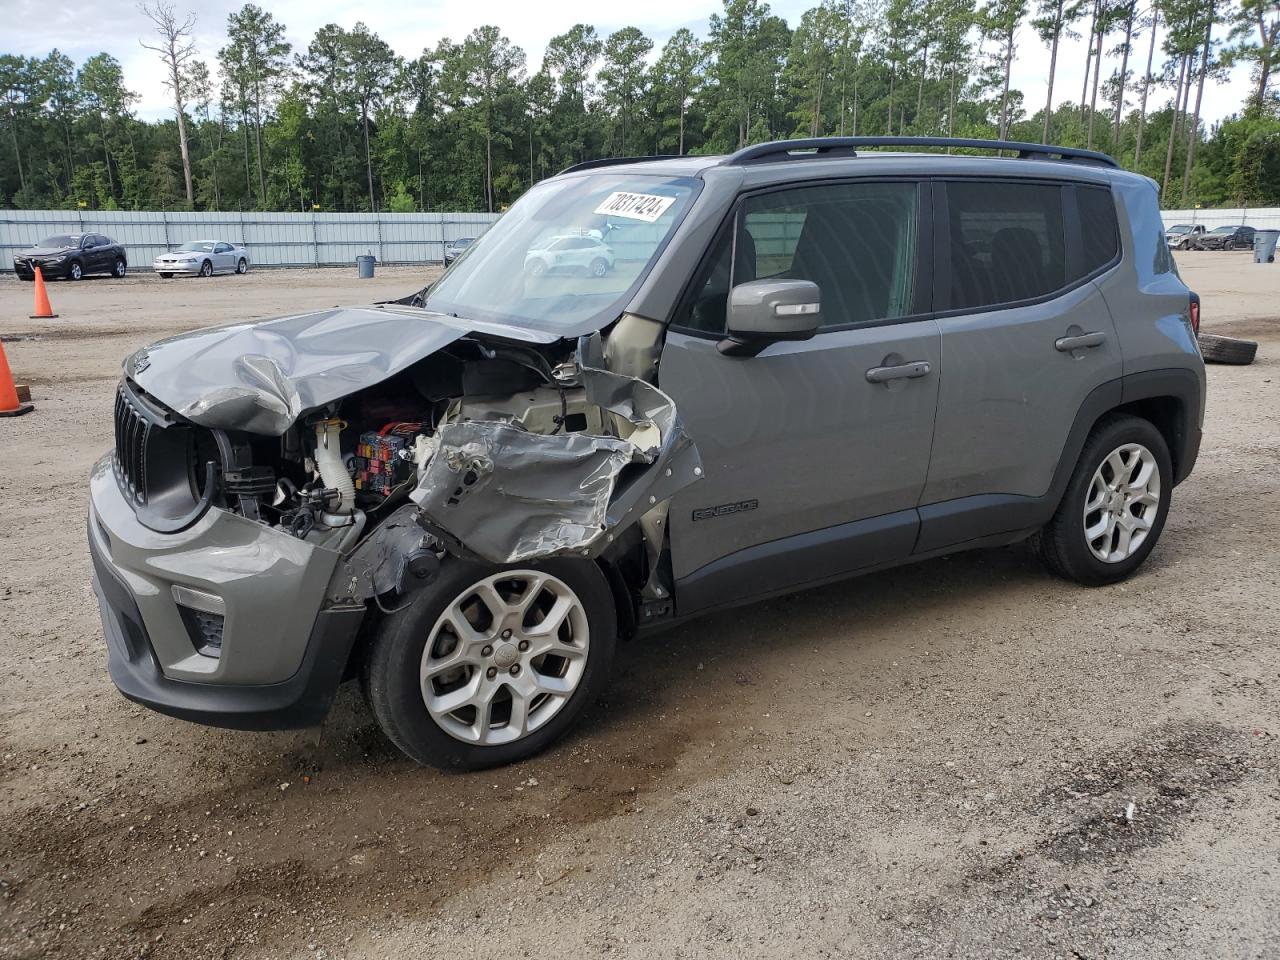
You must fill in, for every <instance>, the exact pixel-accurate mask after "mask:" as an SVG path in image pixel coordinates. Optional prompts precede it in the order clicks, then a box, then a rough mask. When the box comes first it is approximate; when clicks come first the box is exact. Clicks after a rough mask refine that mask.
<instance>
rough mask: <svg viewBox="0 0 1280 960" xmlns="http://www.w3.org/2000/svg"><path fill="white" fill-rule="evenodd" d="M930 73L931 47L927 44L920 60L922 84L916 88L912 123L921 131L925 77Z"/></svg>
mask: <svg viewBox="0 0 1280 960" xmlns="http://www.w3.org/2000/svg"><path fill="white" fill-rule="evenodd" d="M928 72H929V45H928V44H927V43H926V44H925V47H924V54H923V56H922V57H921V59H920V84H919V86H917V87H916V116H915V119H914V120H913V121H912V122H911V126H912V128H913V129H915V130H919V129H920V114H921V113H922V112H923V110H924V76H925V74H926V73H928Z"/></svg>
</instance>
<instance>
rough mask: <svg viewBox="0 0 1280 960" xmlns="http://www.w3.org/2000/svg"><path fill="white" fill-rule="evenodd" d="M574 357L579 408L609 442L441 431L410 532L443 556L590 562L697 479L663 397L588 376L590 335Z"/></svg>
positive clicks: (635, 384)
mask: <svg viewBox="0 0 1280 960" xmlns="http://www.w3.org/2000/svg"><path fill="white" fill-rule="evenodd" d="M578 358H579V368H580V371H581V382H582V387H583V389H584V391H585V394H586V399H587V401H588V403H591V404H593V405H595V406H598V407H600V408H602V409H603V410H606V411H608V412H609V413H610V414H613V415H614V417H613V421H614V424H615V425H616V426H617V427H618V431H617V432H618V434H619V436H616V437H615V436H601V435H595V434H589V433H556V434H550V435H547V434H536V433H530V432H528V431H526V430H524V429H522V428H521V427H519V426H517V425H513V424H510V423H502V422H488V421H461V422H456V423H451V424H448V425H446V426H445V427H444V428H443V429H442V430H441V431H440V433H439V447H438V449H437V451H436V453H435V456H434V457H433V458H432V460H431V462H430V463H429V464H428V465H427V468H426V469H425V470H424V471H423V475H422V478H421V480H420V482H419V484H418V487H417V489H416V490H415V491H414V492H413V494H412V495H411V496H412V499H413V501H414V502H415V503H416V504H417V505H418V507H419V510H420V520H419V522H420V523H421V524H422V525H423V526H424V527H425V528H426V529H427V530H429V531H430V532H431V533H432V534H434V535H435V536H436V537H437V539H438V540H439V541H440V542H441V543H442V544H443V545H444V546H445V548H446V549H448V550H450V552H453V553H457V554H459V555H463V556H470V557H473V558H479V559H482V560H487V561H489V562H491V563H503V564H505V563H520V562H523V561H527V560H534V559H541V558H547V557H558V556H581V557H595V556H598V555H599V554H600V553H601V552H602V551H603V550H604V549H605V548H606V547H607V546H608V545H609V543H611V542H612V541H613V539H614V537H615V535H616V534H617V533H618V532H620V531H621V530H622V529H625V528H626V527H628V526H630V525H631V524H632V523H635V522H637V521H639V519H640V518H641V517H642V516H643V515H644V514H645V513H647V512H648V511H649V510H650V509H652V508H654V507H655V506H657V505H659V504H662V503H664V502H666V501H667V500H669V499H670V498H671V496H672V495H673V494H675V493H676V492H677V491H678V490H681V489H683V488H684V487H686V486H688V485H689V484H691V483H693V482H695V481H696V480H697V479H698V478H699V477H701V476H702V461H701V459H700V458H699V456H698V450H697V448H696V447H695V446H694V444H693V441H692V440H691V439H690V438H689V436H688V434H686V433H685V431H684V427H683V425H682V424H681V422H680V418H679V415H678V414H677V412H676V407H675V403H674V402H673V401H672V399H671V398H670V397H669V396H667V395H666V394H665V393H663V392H662V391H661V390H659V389H658V388H657V387H655V386H654V385H652V384H650V383H648V382H646V381H645V380H641V379H639V378H636V377H628V376H623V375H621V374H617V373H613V372H611V371H609V370H606V369H604V368H603V367H602V366H597V365H595V363H599V362H600V344H599V338H598V336H592V337H588V338H583V340H582V341H581V342H580V343H579V349H578ZM592 361H594V362H595V363H593V362H592Z"/></svg>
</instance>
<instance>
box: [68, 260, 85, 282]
mask: <svg viewBox="0 0 1280 960" xmlns="http://www.w3.org/2000/svg"><path fill="white" fill-rule="evenodd" d="M82 276H84V268H83V267H81V266H80V264H78V263H73V264H72V265H71V279H72V280H79V279H80V278H81V277H82Z"/></svg>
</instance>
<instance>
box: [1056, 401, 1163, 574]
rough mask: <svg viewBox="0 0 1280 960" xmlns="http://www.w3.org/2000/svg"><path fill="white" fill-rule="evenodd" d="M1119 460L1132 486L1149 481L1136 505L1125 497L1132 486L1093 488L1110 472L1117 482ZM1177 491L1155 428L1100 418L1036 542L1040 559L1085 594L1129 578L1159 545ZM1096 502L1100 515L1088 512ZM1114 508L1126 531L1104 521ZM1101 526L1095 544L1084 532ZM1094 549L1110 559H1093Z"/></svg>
mask: <svg viewBox="0 0 1280 960" xmlns="http://www.w3.org/2000/svg"><path fill="white" fill-rule="evenodd" d="M1126 450H1127V451H1129V458H1130V459H1128V460H1126V459H1125V457H1124V454H1123V451H1126ZM1139 451H1141V453H1139ZM1114 457H1119V458H1120V459H1119V461H1118V462H1120V463H1122V465H1124V466H1125V467H1126V468H1128V469H1134V470H1136V473H1135V474H1134V475H1132V476H1131V479H1132V480H1138V479H1139V478H1140V477H1141V476H1142V475H1144V474H1145V475H1146V476H1147V477H1148V478H1149V479H1148V480H1147V482H1146V484H1143V485H1142V488H1143V489H1144V490H1145V491H1146V495H1145V496H1142V497H1135V499H1134V500H1133V502H1132V503H1131V502H1130V500H1129V499H1128V498H1127V496H1126V493H1125V489H1126V487H1127V485H1125V484H1123V483H1122V484H1121V489H1120V491H1119V492H1116V493H1109V492H1108V491H1109V490H1110V489H1111V488H1110V487H1109V486H1105V485H1101V484H1100V485H1097V486H1095V480H1096V479H1097V477H1098V476H1099V475H1101V477H1102V479H1103V480H1106V479H1107V477H1106V473H1107V472H1110V473H1111V474H1112V477H1111V479H1113V480H1114V479H1115V471H1113V470H1112V469H1111V464H1113V463H1115V462H1117V461H1116V460H1114V459H1113V458H1114ZM1135 458H1136V459H1135ZM1148 467H1149V468H1150V469H1149V471H1148V469H1147V468H1148ZM1152 480H1154V481H1155V487H1154V495H1155V499H1156V502H1155V503H1154V504H1152V503H1150V496H1151V491H1152V489H1153V488H1152V486H1151V481H1152ZM1172 492H1173V462H1172V460H1171V459H1170V457H1169V447H1168V445H1167V444H1166V443H1165V439H1164V436H1163V435H1162V434H1161V433H1160V431H1159V430H1157V429H1156V428H1155V426H1154V425H1153V424H1152V423H1151V422H1150V421H1148V420H1143V419H1141V418H1139V417H1133V416H1128V415H1121V414H1110V415H1108V416H1105V417H1103V418H1102V419H1101V420H1100V421H1098V423H1097V425H1096V426H1094V428H1093V430H1092V432H1091V433H1090V434H1089V438H1088V440H1086V441H1085V445H1084V449H1083V450H1082V451H1081V452H1080V459H1079V461H1078V462H1077V463H1076V468H1075V471H1074V472H1073V473H1072V475H1071V480H1070V482H1069V483H1068V484H1067V489H1066V492H1065V493H1064V494H1063V496H1062V502H1061V503H1059V504H1058V509H1057V511H1056V512H1055V513H1054V515H1053V519H1051V520H1050V521H1049V522H1048V523H1047V524H1046V525H1045V527H1044V529H1042V530H1041V531H1040V532H1039V533H1038V534H1037V535H1036V538H1035V543H1036V547H1037V548H1038V551H1039V553H1040V557H1041V559H1042V560H1043V561H1044V562H1045V565H1046V566H1048V568H1049V569H1050V570H1051V571H1053V572H1054V573H1056V574H1057V575H1058V576H1060V577H1063V578H1065V579H1067V580H1074V581H1075V582H1076V583H1079V584H1083V585H1084V586H1087V587H1099V586H1104V585H1106V584H1109V583H1117V582H1119V581H1121V580H1124V579H1126V578H1127V577H1129V576H1131V575H1132V574H1133V572H1134V571H1135V570H1137V569H1138V567H1140V566H1141V565H1142V562H1143V561H1144V560H1146V559H1147V556H1148V555H1149V554H1150V553H1151V551H1152V549H1153V548H1154V547H1155V545H1156V542H1157V541H1158V540H1159V539H1160V532H1161V531H1162V530H1163V529H1164V521H1165V517H1166V516H1168V513H1169V501H1170V496H1171V494H1172ZM1095 498H1097V499H1102V501H1103V502H1102V506H1101V509H1095V510H1093V511H1089V510H1088V507H1089V501H1090V500H1091V499H1095ZM1113 509H1115V510H1116V512H1117V513H1118V514H1119V515H1122V516H1123V515H1126V514H1127V515H1128V516H1129V517H1130V521H1129V524H1126V523H1124V522H1116V523H1110V524H1108V522H1107V514H1108V513H1109V512H1111V511H1112V510H1113ZM1144 519H1145V520H1146V521H1147V523H1148V524H1149V526H1148V527H1146V528H1145V529H1143V530H1141V531H1138V530H1132V529H1126V528H1128V527H1129V526H1130V525H1131V524H1133V523H1135V522H1136V523H1138V524H1140V523H1141V521H1142V520H1144ZM1099 524H1101V526H1102V529H1103V530H1104V531H1105V532H1103V533H1102V534H1101V535H1100V537H1099V538H1098V539H1095V540H1093V541H1092V542H1091V540H1090V538H1089V535H1088V534H1087V533H1086V530H1087V529H1090V528H1092V529H1094V530H1097V529H1099ZM1139 533H1141V536H1140V537H1139ZM1134 538H1138V542H1137V543H1136V544H1135V543H1133V540H1134ZM1095 549H1101V550H1102V551H1103V552H1111V553H1112V556H1111V558H1110V559H1103V558H1101V557H1100V556H1099V555H1098V554H1097V553H1095V552H1094V551H1095Z"/></svg>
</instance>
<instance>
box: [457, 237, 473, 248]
mask: <svg viewBox="0 0 1280 960" xmlns="http://www.w3.org/2000/svg"><path fill="white" fill-rule="evenodd" d="M471 239H472V238H471V237H461V238H460V239H457V240H455V241H453V245H454V246H455V247H459V248H461V247H469V246H471Z"/></svg>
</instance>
